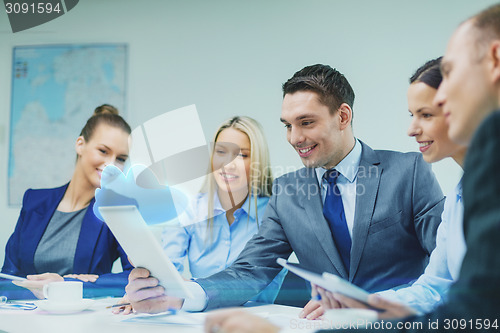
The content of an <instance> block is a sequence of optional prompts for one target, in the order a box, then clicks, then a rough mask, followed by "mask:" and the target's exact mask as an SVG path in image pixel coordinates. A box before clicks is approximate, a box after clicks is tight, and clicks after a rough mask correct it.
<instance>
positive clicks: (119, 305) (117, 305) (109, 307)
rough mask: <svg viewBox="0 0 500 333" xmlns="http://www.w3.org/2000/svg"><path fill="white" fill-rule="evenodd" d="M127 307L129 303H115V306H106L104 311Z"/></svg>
mask: <svg viewBox="0 0 500 333" xmlns="http://www.w3.org/2000/svg"><path fill="white" fill-rule="evenodd" d="M127 305H130V303H117V304H113V305H110V306H107V307H106V309H111V308H118V307H121V306H127Z"/></svg>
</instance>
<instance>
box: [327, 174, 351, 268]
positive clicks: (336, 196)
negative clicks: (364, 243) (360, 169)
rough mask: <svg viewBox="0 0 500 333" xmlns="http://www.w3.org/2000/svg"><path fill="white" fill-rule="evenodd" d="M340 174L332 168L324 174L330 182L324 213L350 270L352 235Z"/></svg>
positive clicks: (338, 248)
mask: <svg viewBox="0 0 500 333" xmlns="http://www.w3.org/2000/svg"><path fill="white" fill-rule="evenodd" d="M338 175H339V172H338V171H337V170H335V169H331V170H328V171H327V172H325V175H324V176H323V177H324V178H325V180H326V181H327V182H328V188H327V191H326V197H325V202H324V204H323V215H324V216H325V218H326V220H327V221H328V224H329V225H330V230H331V232H332V236H333V240H334V242H335V245H336V246H337V250H338V252H339V254H340V256H341V257H342V261H343V262H344V266H345V268H346V270H347V272H349V267H350V262H351V236H350V235H349V229H348V228H347V221H346V219H345V212H344V205H343V204H342V196H341V195H340V190H339V188H338V186H337V178H338Z"/></svg>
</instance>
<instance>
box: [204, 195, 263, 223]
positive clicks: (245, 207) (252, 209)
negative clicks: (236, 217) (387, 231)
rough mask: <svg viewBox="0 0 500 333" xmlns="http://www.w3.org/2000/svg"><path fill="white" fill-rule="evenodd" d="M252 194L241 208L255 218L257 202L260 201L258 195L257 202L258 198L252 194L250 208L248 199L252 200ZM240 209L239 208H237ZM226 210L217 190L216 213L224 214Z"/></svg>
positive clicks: (215, 197) (215, 198)
mask: <svg viewBox="0 0 500 333" xmlns="http://www.w3.org/2000/svg"><path fill="white" fill-rule="evenodd" d="M250 196H251V194H250V195H248V196H247V198H246V200H245V202H244V203H243V205H242V206H241V208H240V209H241V210H243V211H244V212H245V214H247V215H250V217H251V218H255V206H256V205H258V204H257V202H258V201H259V197H257V202H255V201H256V200H254V198H253V196H252V202H251V206H250V209H249V207H248V201H249V200H250ZM236 211H238V210H236ZM225 212H226V211H225V210H224V208H222V204H221V203H220V200H219V196H218V195H217V192H216V193H215V194H214V213H215V214H214V215H219V214H223V213H225Z"/></svg>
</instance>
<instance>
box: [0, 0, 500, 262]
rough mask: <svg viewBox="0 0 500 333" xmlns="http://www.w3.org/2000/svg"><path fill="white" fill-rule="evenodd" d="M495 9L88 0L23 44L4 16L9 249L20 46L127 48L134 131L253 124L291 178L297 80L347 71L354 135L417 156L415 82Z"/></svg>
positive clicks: (0, 39) (466, 4) (4, 220)
mask: <svg viewBox="0 0 500 333" xmlns="http://www.w3.org/2000/svg"><path fill="white" fill-rule="evenodd" d="M493 3H495V1H494V0H475V1H470V0H448V1H445V0H441V1H435V0H420V1H410V0H379V1H373V0H324V1H320V0H309V1H304V0H279V1H278V0H274V1H270V0H268V1H234V0H229V1H186V0H185V1H165V0H157V1H153V0H149V1H133V0H106V1H104V0H82V1H80V3H79V4H78V5H77V6H76V7H75V8H74V9H73V10H72V11H70V12H68V13H67V14H65V15H63V16H62V17H60V18H58V19H56V20H54V21H51V22H49V23H46V24H44V25H42V26H39V27H36V28H33V29H30V30H27V31H25V32H19V33H16V34H13V33H12V31H11V29H10V26H9V24H8V18H7V15H6V14H5V12H4V11H3V10H2V11H0V58H1V60H2V61H0V249H3V248H4V246H5V243H6V241H7V238H8V236H9V235H10V233H11V232H12V230H13V228H14V225H15V222H16V220H17V215H18V213H19V208H9V207H7V185H6V184H7V156H8V124H9V113H10V93H11V87H10V83H11V68H12V63H11V61H12V47H13V46H17V45H33V44H50V43H93V42H125V43H128V44H129V73H128V74H129V76H128V79H129V84H128V100H127V102H128V109H129V114H130V116H129V119H128V120H129V122H130V124H131V125H132V127H135V126H138V125H140V124H141V123H142V122H144V121H146V120H148V119H150V118H152V117H154V116H156V115H159V114H162V113H164V112H166V111H169V110H172V109H175V108H178V107H181V106H185V105H189V104H193V103H195V104H196V105H197V108H198V112H199V113H200V118H201V120H202V123H203V127H204V130H205V135H206V137H207V140H210V138H211V136H212V132H213V131H214V129H215V128H216V127H217V125H218V124H219V123H220V122H221V121H222V120H224V119H225V118H228V117H230V116H232V115H236V114H240V115H250V116H252V117H254V118H256V119H257V120H259V121H260V122H261V123H262V124H263V126H264V129H265V131H266V134H267V139H268V141H269V145H270V149H271V154H272V163H273V165H274V166H275V167H282V168H283V169H286V168H287V167H299V166H300V165H301V163H300V160H299V158H298V156H297V154H296V153H295V152H294V151H293V150H292V149H291V148H290V147H289V146H288V143H287V142H286V140H285V132H284V129H283V127H282V125H281V123H280V122H279V114H280V105H281V84H282V83H283V82H284V81H286V80H287V79H288V78H289V77H290V76H291V75H292V74H293V73H294V72H295V71H297V70H299V69H301V68H302V67H304V66H306V65H310V64H315V63H325V64H330V65H332V66H333V67H336V68H338V69H339V70H340V71H341V72H343V73H344V74H345V75H346V76H347V78H348V79H349V80H350V82H351V84H352V86H353V88H354V90H355V92H356V96H357V97H356V102H355V104H354V129H355V135H356V136H357V137H359V138H360V139H362V140H363V141H365V142H367V143H369V144H370V145H371V146H372V147H373V148H378V149H394V150H402V151H416V150H417V145H416V144H415V142H414V140H412V139H410V138H408V137H407V136H406V128H407V126H408V124H409V117H408V112H407V111H406V110H407V106H406V88H407V85H408V83H407V82H408V77H409V76H410V75H411V74H412V72H413V71H414V70H415V69H416V68H417V67H418V66H420V65H421V64H422V63H423V62H424V61H426V60H428V59H430V58H433V57H437V56H439V55H441V54H442V53H443V52H444V50H445V46H446V42H447V40H448V38H449V37H450V35H451V33H452V31H453V30H454V29H455V27H456V26H457V25H458V24H459V23H460V22H461V21H462V20H464V19H465V18H467V17H468V16H470V15H472V14H474V13H475V12H477V11H478V10H481V9H483V8H485V7H487V6H488V5H491V4H493ZM91 111H92V110H89V116H90V114H91ZM76 135H77V133H75V138H76ZM49 156H50V153H48V155H47V157H48V158H49ZM35 171H36V170H34V172H35ZM434 171H435V173H436V175H437V177H438V180H439V182H440V184H441V185H442V187H443V190H444V191H448V190H449V189H451V188H452V186H453V184H454V183H455V182H456V181H457V179H458V177H459V170H458V167H456V166H455V165H454V164H453V163H452V162H451V161H444V162H440V163H437V164H436V165H435V166H434ZM54 185H57V184H54ZM0 262H3V250H0Z"/></svg>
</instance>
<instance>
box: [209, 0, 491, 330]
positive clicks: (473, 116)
mask: <svg viewBox="0 0 500 333" xmlns="http://www.w3.org/2000/svg"><path fill="white" fill-rule="evenodd" d="M441 67H442V73H443V82H442V83H441V85H440V87H439V90H438V93H437V94H436V97H435V100H434V103H435V104H438V105H440V106H442V107H443V110H444V113H445V115H446V117H447V120H448V122H449V129H448V135H449V136H450V138H452V139H453V140H454V141H456V142H458V143H461V144H463V145H466V146H468V147H469V148H468V152H467V157H466V160H465V168H464V169H465V173H464V178H463V199H464V221H463V223H464V234H465V240H466V244H467V253H466V255H465V257H464V260H463V263H462V268H461V271H460V278H459V279H458V281H457V282H456V283H455V284H454V285H453V286H452V287H451V289H450V291H449V295H448V299H447V301H446V302H445V303H444V304H442V305H441V306H440V307H438V308H437V309H436V310H435V311H434V312H432V313H428V314H426V315H422V316H410V315H411V311H410V309H408V308H407V307H406V306H405V305H402V304H399V303H393V302H390V301H388V300H384V299H383V298H381V297H377V296H376V295H371V296H369V298H368V303H369V304H370V305H371V306H373V307H376V308H379V309H380V311H379V312H378V316H379V319H385V321H382V322H378V323H375V324H368V325H367V328H368V330H361V328H362V327H363V326H364V324H365V323H366V322H365V321H363V320H358V321H357V323H356V324H353V325H351V327H353V328H351V329H346V330H334V331H333V330H332V331H329V332H361V333H363V332H365V333H366V332H380V330H381V329H382V330H383V329H384V328H385V330H386V331H393V332H422V331H432V332H453V331H474V332H493V331H495V332H496V331H498V328H499V327H500V323H499V321H500V320H499V313H500V310H499V309H500V284H499V281H500V256H499V253H500V244H499V242H498V240H499V239H500V206H499V204H498V202H499V200H500V176H499V173H498V165H499V164H500V155H499V152H500V135H499V133H500V4H496V5H493V6H491V7H489V8H487V9H485V10H483V11H482V12H480V13H479V14H477V15H475V16H473V17H472V18H470V19H468V20H467V21H465V22H464V23H462V24H461V25H460V26H459V27H458V29H457V30H456V31H455V33H454V34H453V36H452V37H451V39H450V41H449V43H448V47H447V50H446V54H445V56H444V57H443V60H442V65H441ZM327 296H328V297H326V298H330V297H331V296H329V295H328V294H327ZM335 299H337V300H341V301H342V302H343V303H344V304H345V305H347V306H350V307H357V308H365V307H366V305H365V304H362V303H359V302H357V301H355V300H353V299H350V298H348V297H345V296H342V295H338V294H336V295H335ZM323 301H325V299H324V300H323ZM324 306H325V307H326V308H329V305H328V303H327V302H325V303H324ZM387 319H393V320H394V321H387ZM397 321H401V322H397ZM331 326H333V325H331ZM205 328H206V330H207V331H211V330H213V329H214V328H217V329H218V330H220V331H223V332H226V333H231V332H261V333H271V332H273V333H274V332H278V331H280V328H279V327H277V326H275V325H273V324H271V323H270V322H268V321H266V320H264V319H262V318H259V317H255V316H252V315H250V314H249V313H247V312H243V311H240V310H227V311H221V312H219V313H214V314H213V315H211V316H210V317H208V318H207V321H206V324H205ZM325 332H326V331H325Z"/></svg>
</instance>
